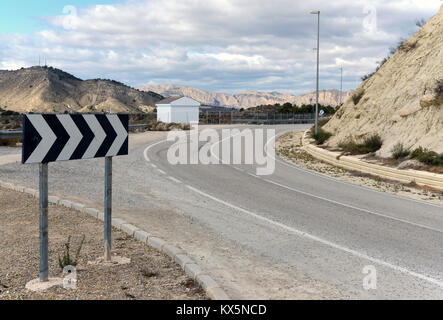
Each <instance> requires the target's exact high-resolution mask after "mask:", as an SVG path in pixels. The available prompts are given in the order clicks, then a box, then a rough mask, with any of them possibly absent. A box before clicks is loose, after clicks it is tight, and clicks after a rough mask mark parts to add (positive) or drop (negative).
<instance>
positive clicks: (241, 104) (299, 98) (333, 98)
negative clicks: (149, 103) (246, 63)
mask: <svg viewBox="0 0 443 320" xmlns="http://www.w3.org/2000/svg"><path fill="white" fill-rule="evenodd" d="M139 89H141V90H145V91H154V92H157V93H159V94H161V95H163V96H166V97H168V96H177V95H178V96H187V97H190V98H192V99H194V100H197V101H199V102H200V103H203V104H207V105H214V106H226V107H234V108H245V109H248V108H254V107H257V106H259V105H267V104H276V103H279V104H284V103H286V102H290V103H292V104H297V105H302V104H310V103H314V102H315V99H316V96H315V91H311V92H309V93H306V94H302V95H291V94H284V93H278V92H259V91H245V92H242V93H240V94H234V95H231V94H226V93H218V92H207V91H203V90H200V89H195V88H189V87H185V86H178V85H173V84H171V85H147V86H144V87H141V88H139ZM351 94H352V91H347V92H342V93H341V98H342V100H341V101H342V102H344V101H345V99H346V98H347V97H348V96H350V95H351ZM320 103H321V104H323V105H331V106H334V107H335V106H337V105H339V104H340V91H339V90H335V89H332V90H322V91H320Z"/></svg>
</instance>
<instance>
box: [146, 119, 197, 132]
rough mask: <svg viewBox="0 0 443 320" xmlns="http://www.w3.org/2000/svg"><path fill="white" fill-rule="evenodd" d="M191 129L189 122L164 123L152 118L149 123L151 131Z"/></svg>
mask: <svg viewBox="0 0 443 320" xmlns="http://www.w3.org/2000/svg"><path fill="white" fill-rule="evenodd" d="M190 129H191V125H190V124H189V123H164V122H158V121H157V120H151V121H150V122H149V123H148V130H149V131H172V130H184V131H188V130H190Z"/></svg>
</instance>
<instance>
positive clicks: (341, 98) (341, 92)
mask: <svg viewBox="0 0 443 320" xmlns="http://www.w3.org/2000/svg"><path fill="white" fill-rule="evenodd" d="M340 71H341V72H340V106H341V105H342V103H343V66H341V68H340Z"/></svg>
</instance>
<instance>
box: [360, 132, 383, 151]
mask: <svg viewBox="0 0 443 320" xmlns="http://www.w3.org/2000/svg"><path fill="white" fill-rule="evenodd" d="M382 145H383V140H382V139H381V137H380V136H379V135H378V134H373V135H371V136H369V137H367V138H365V139H364V141H363V144H362V146H363V147H364V148H367V149H368V150H369V152H375V151H378V150H380V149H381V146H382ZM369 152H368V153H369Z"/></svg>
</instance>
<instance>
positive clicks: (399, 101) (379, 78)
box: [325, 6, 443, 157]
mask: <svg viewBox="0 0 443 320" xmlns="http://www.w3.org/2000/svg"><path fill="white" fill-rule="evenodd" d="M442 83H443V6H442V8H441V9H440V12H439V13H438V14H437V15H436V16H434V17H433V18H432V19H431V20H430V21H429V22H428V23H427V24H426V25H425V26H423V28H422V29H421V30H419V31H418V32H417V33H416V34H415V35H413V36H412V37H411V38H410V39H409V40H407V41H406V42H405V45H403V46H402V47H401V48H400V49H399V50H398V51H397V52H396V53H395V54H394V55H393V56H392V57H391V58H390V59H389V60H388V61H387V62H386V63H385V64H384V65H383V66H382V67H381V68H380V70H379V71H378V72H377V73H376V74H375V75H374V76H372V77H371V78H369V79H368V80H366V81H365V82H363V83H362V84H361V85H360V87H359V88H358V89H357V90H356V91H355V92H354V95H355V94H357V93H361V92H363V94H362V95H361V97H355V98H358V99H354V97H350V98H348V99H347V100H346V101H345V104H344V105H343V107H342V108H341V110H340V111H339V112H338V113H337V114H336V115H335V116H334V117H333V119H332V120H331V121H330V122H329V123H328V124H327V125H326V126H325V130H327V131H330V132H332V133H333V134H334V136H333V137H332V138H331V139H330V141H329V142H328V144H329V145H330V146H337V144H338V143H340V142H341V141H343V140H345V139H346V138H348V137H356V138H358V137H362V136H364V135H367V134H373V133H378V134H379V135H380V136H381V137H382V139H383V141H384V143H383V147H382V149H381V150H380V151H379V152H378V154H379V155H380V156H383V157H388V156H390V155H391V150H392V147H393V146H394V145H395V144H397V143H398V142H401V143H403V145H404V146H405V147H406V148H416V147H419V146H422V147H425V148H428V149H431V150H434V151H436V152H439V153H440V152H443V95H442Z"/></svg>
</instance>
